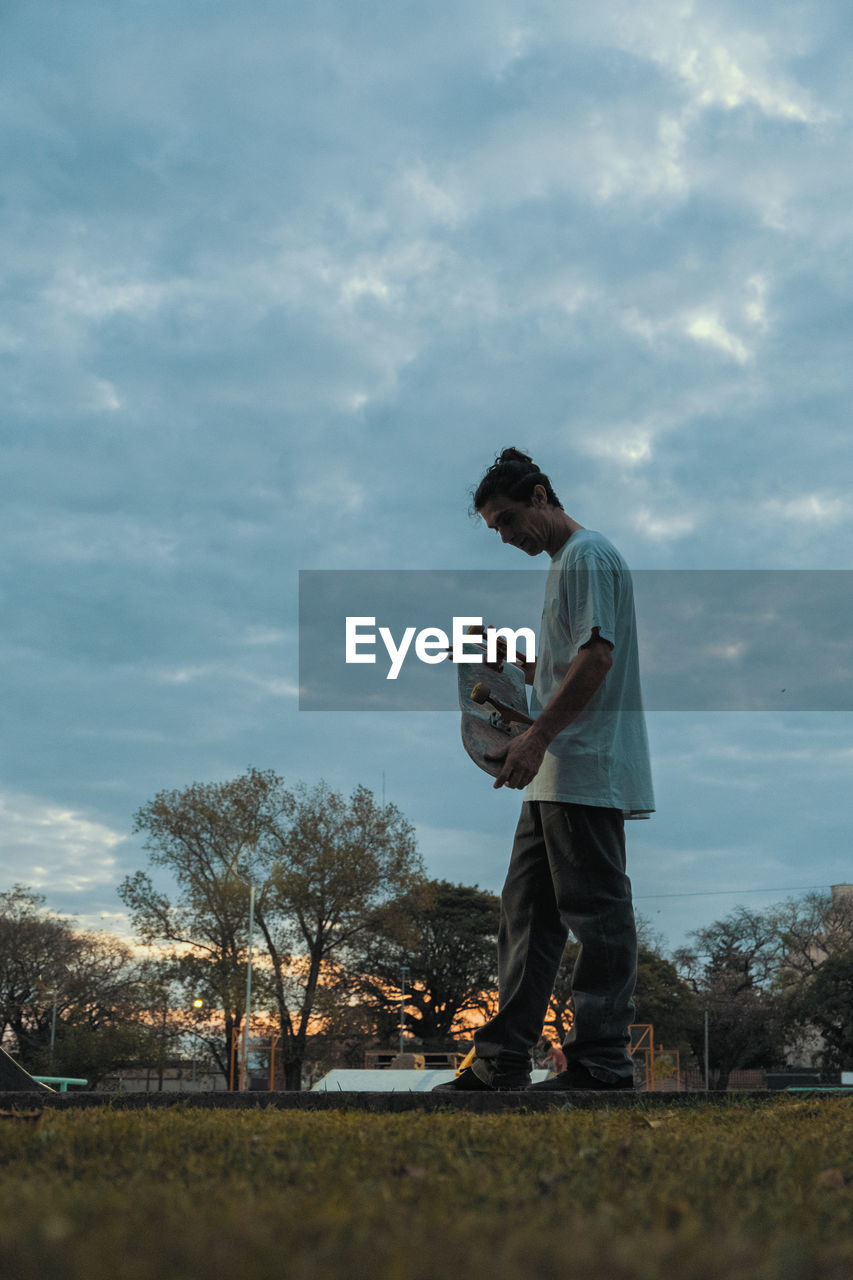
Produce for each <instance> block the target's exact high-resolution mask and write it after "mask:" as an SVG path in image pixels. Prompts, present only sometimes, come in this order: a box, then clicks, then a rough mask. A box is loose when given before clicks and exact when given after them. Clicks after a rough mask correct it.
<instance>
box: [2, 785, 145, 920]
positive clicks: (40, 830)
mask: <svg viewBox="0 0 853 1280" xmlns="http://www.w3.org/2000/svg"><path fill="white" fill-rule="evenodd" d="M0 820H2V827H3V837H2V844H0V859H2V870H3V875H4V878H5V879H7V880H9V881H11V880H13V879H16V880H19V881H23V882H25V883H26V884H27V885H28V886H29V887H30V888H32V889H35V890H49V891H50V893H51V894H57V893H59V894H62V893H74V894H87V893H91V892H93V891H94V892H96V891H98V890H100V889H102V888H103V887H104V886H106V885H111V884H113V883H115V876H116V872H117V869H118V866H119V853H120V847H121V845H122V844H123V842H124V840H125V837H124V836H123V835H120V834H119V833H118V832H116V831H114V830H112V829H111V828H110V827H109V826H107V825H105V824H104V823H102V822H97V821H94V820H92V819H90V818H88V817H86V816H85V814H83V813H81V812H80V811H79V810H73V809H66V808H63V807H62V806H59V805H56V804H52V803H50V802H46V801H44V800H41V799H38V798H37V797H35V796H31V795H26V794H23V793H19V792H9V791H3V792H0Z"/></svg>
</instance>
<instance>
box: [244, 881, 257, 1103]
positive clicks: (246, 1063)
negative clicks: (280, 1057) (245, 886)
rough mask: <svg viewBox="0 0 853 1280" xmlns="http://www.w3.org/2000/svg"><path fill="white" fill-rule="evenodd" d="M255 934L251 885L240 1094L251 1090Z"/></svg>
mask: <svg viewBox="0 0 853 1280" xmlns="http://www.w3.org/2000/svg"><path fill="white" fill-rule="evenodd" d="M254 933H255V886H254V885H253V884H250V885H249V950H248V955H247V958H246V1020H245V1022H244V1024H243V1061H242V1063H241V1064H240V1092H241V1093H244V1092H245V1091H246V1090H247V1089H248V1088H249V1022H250V1020H251V1017H252V942H253V939H254Z"/></svg>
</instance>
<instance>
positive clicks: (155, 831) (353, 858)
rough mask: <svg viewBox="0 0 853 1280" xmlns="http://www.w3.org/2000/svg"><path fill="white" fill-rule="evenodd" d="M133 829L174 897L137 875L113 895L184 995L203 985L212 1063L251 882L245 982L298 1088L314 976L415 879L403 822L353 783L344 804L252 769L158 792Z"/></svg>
mask: <svg viewBox="0 0 853 1280" xmlns="http://www.w3.org/2000/svg"><path fill="white" fill-rule="evenodd" d="M135 829H136V830H137V831H141V832H145V833H146V835H147V840H146V846H145V847H146V848H147V849H148V851H149V853H150V856H151V861H152V863H153V864H154V865H155V866H156V867H160V868H163V869H167V870H168V871H170V872H171V874H172V876H173V877H174V878H175V880H176V882H177V885H178V896H177V899H176V901H175V902H174V903H173V902H172V901H171V900H170V899H169V897H168V896H167V895H166V894H164V893H161V892H160V891H159V890H157V889H155V887H154V884H153V882H152V880H151V878H150V877H149V876H148V875H147V874H146V873H144V872H137V873H136V875H134V876H131V877H129V878H128V879H127V880H126V881H125V882H124V883H123V885H122V886H121V889H120V894H121V896H122V898H123V900H124V901H125V902H126V903H127V904H128V906H129V907H130V909H131V912H132V916H133V920H134V924H135V927H136V928H137V930H138V931H139V934H140V936H141V937H142V938H143V939H144V940H145V941H147V942H150V943H154V942H160V943H162V942H165V943H171V944H173V950H172V954H171V962H172V965H173V972H174V973H175V975H176V977H177V979H178V980H179V981H180V982H181V983H182V985H183V987H184V989H187V988H188V987H189V986H190V985H191V984H195V985H198V984H200V983H201V984H206V988H207V990H208V991H209V993H210V997H211V1000H212V1001H218V1002H219V1003H218V1005H217V1007H219V1008H221V1009H223V1011H224V1023H225V1027H224V1031H225V1034H224V1038H223V1039H221V1040H220V1049H219V1054H218V1055H217V1056H218V1057H219V1058H220V1060H221V1055H222V1054H223V1053H224V1054H225V1057H226V1060H227V1054H228V1053H229V1052H230V1044H231V1038H232V1034H234V1033H235V1032H239V1031H240V1028H241V1025H242V1020H243V1017H244V1015H245V1009H244V1003H245V997H244V992H245V972H246V952H247V940H248V938H247V935H248V909H247V908H248V886H249V885H250V884H252V885H254V886H255V890H256V896H255V908H254V920H255V925H256V930H257V932H256V935H255V937H256V942H257V945H258V949H259V956H258V964H257V967H256V970H255V975H256V976H255V977H254V978H253V984H254V983H257V990H258V991H259V996H260V1001H266V1003H267V1005H268V1006H270V1007H271V1008H272V1010H273V1012H274V1016H275V1018H276V1020H277V1023H278V1029H279V1032H280V1035H281V1044H282V1047H281V1060H282V1062H283V1066H284V1078H285V1087H286V1088H288V1089H298V1088H299V1087H300V1085H301V1072H302V1063H303V1059H304V1057H305V1052H306V1045H307V1038H308V1033H309V1029H310V1027H311V1021H312V1017H313V1014H314V1009H315V1004H316V1001H317V993H318V988H319V984H320V981H321V978H322V976H323V973H324V969H325V968H328V967H330V966H331V965H332V964H333V962H335V961H337V960H338V959H339V958H342V957H343V956H344V955H345V954H346V953H347V952H348V951H349V950H350V949H352V948H354V947H356V946H357V945H358V944H359V943H360V941H361V939H362V938H363V936H364V935H365V934H366V933H367V932H368V931H369V930H370V928H371V927H372V925H373V923H374V921H375V919H376V918H377V913H379V912H380V911H381V909H382V908H383V906H384V905H385V904H386V903H387V901H388V900H389V899H391V898H393V897H395V896H397V895H399V894H401V893H403V892H406V891H407V890H408V889H410V888H411V886H412V885H413V884H414V883H415V882H416V881H417V880H418V879H419V878H421V876H422V865H421V861H420V857H419V855H418V853H417V850H416V846H415V840H414V832H413V829H412V827H411V826H410V825H409V823H407V822H406V821H405V819H404V818H403V816H402V814H401V813H400V812H399V810H398V809H397V808H396V807H395V806H394V805H382V806H380V805H377V804H376V802H375V801H374V798H373V795H372V793H371V792H370V791H368V790H367V789H366V788H364V787H357V788H356V789H355V791H354V792H353V793H352V795H351V796H350V797H349V799H345V798H344V797H343V796H341V795H339V794H338V793H337V792H334V791H332V790H331V789H330V788H329V787H328V786H327V785H326V784H325V783H322V782H321V783H319V784H318V785H317V786H315V787H313V788H308V787H305V786H304V785H301V784H300V785H297V786H296V787H294V788H293V789H289V788H288V787H286V786H285V784H284V780H283V779H282V778H280V777H279V776H278V775H277V774H275V773H273V772H272V771H265V772H261V771H259V770H257V769H250V770H249V771H248V772H247V773H246V774H245V775H243V776H242V777H240V778H236V779H234V780H232V781H230V782H223V783H194V784H193V785H192V786H190V787H187V788H185V789H184V790H183V791H167V792H161V793H160V794H159V795H158V796H156V797H155V799H154V800H153V801H151V802H150V803H149V804H148V805H145V806H144V807H143V808H142V809H140V811H139V813H138V814H137V816H136V827H135ZM187 994H188V996H189V995H190V994H191V993H190V992H189V991H187Z"/></svg>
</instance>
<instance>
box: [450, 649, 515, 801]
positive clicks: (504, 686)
mask: <svg viewBox="0 0 853 1280" xmlns="http://www.w3.org/2000/svg"><path fill="white" fill-rule="evenodd" d="M456 678H457V684H458V687H459V706H460V709H461V711H462V745H463V746H464V748H465V750H466V751H467V752H468V755H469V756H470V757H471V759H472V760H473V761H474V764H476V765H478V766H479V767H480V768H481V769H482V770H484V772H485V773H488V774H491V776H492V777H493V778H496V777H497V776H498V774H499V773H500V771H501V767H502V762H501V761H499V760H487V759H486V758H485V757H486V756H487V755H496V754H498V753H502V752H503V751H505V750H506V746H507V743H508V742H509V741H511V740H512V739H513V738H514V737H517V736H518V734H520V733H524V731H525V729H526V728H527V727H528V725H531V724H533V720H532V718H531V717H530V716H529V715H528V712H527V686H526V684H525V681H524V673H523V672H522V671H520V670H519V668H518V667H515V666H513V665H512V664H511V663H508V662H505V663H504V666H503V670H502V671H495V670H494V669H493V668H491V667H487V666H485V665H484V664H482V663H480V662H470V663H469V662H459V663H457V664H456Z"/></svg>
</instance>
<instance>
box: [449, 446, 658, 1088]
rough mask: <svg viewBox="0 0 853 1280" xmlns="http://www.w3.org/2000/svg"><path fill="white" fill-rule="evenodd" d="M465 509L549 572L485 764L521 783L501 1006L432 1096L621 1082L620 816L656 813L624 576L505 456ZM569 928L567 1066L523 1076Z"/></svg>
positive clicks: (504, 782) (526, 465)
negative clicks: (501, 734)
mask: <svg viewBox="0 0 853 1280" xmlns="http://www.w3.org/2000/svg"><path fill="white" fill-rule="evenodd" d="M474 507H475V509H476V510H477V512H478V513H479V514H480V515H481V516H482V518H483V520H484V521H485V523H486V525H487V526H488V527H489V528H490V529H494V530H495V532H497V533H498V534H499V536H500V537H501V539H502V540H503V541H504V542H507V543H510V544H511V545H512V546H514V547H518V548H519V550H521V551H523V552H524V553H525V555H528V556H538V555H541V554H542V553H543V552H544V553H546V554H547V555H548V556H549V557H550V559H551V567H550V570H549V573H548V580H547V585H546V590H545V605H544V609H543V613H542V625H541V633H540V637H539V650H538V654H537V658H536V662H535V664H534V663H519V664H518V665H519V666H521V667H522V669H523V670H524V673H525V677H526V678H527V682H528V683H532V685H533V690H532V695H531V714H532V715H533V716H534V718H535V719H534V723H533V724H532V725H531V727H530V728H529V729H527V730H526V731H525V732H524V733H522V734H520V735H519V736H518V737H515V738H513V739H512V741H511V742H510V744H509V746H508V747H507V749H506V751H505V753H503V754H502V755H501V756H498V757H494V758H495V759H497V760H499V761H502V768H501V770H500V773H499V774H498V776H497V779H496V781H495V786H496V787H502V786H506V787H512V788H516V789H521V788H524V787H526V788H527V793H526V796H525V800H524V803H523V805H522V810H521V817H520V819H519V823H518V828H517V830H516V833H515V841H514V844H513V849H512V856H511V858H510V865H509V870H508V872H507V878H506V883H505V885H504V889H503V893H502V895H501V924H500V932H499V936H498V972H499V978H500V991H499V1007H498V1012H497V1014H496V1015H495V1017H494V1018H492V1019H491V1020H490V1021H489V1022H487V1023H486V1024H485V1026H483V1027H480V1028H479V1030H478V1031H477V1032H476V1034H475V1036H474V1046H475V1057H474V1060H473V1062H472V1063H471V1065H470V1066H469V1067H467V1068H466V1069H465V1071H463V1072H462V1074H461V1075H459V1076H457V1077H456V1079H455V1080H454V1081H451V1082H450V1083H449V1084H446V1085H441V1086H439V1089H441V1090H442V1091H449V1092H457V1091H464V1090H471V1089H477V1090H503V1089H512V1090H515V1089H523V1088H525V1087H527V1088H530V1089H535V1090H537V1091H539V1090H546V1091H561V1090H566V1089H570V1090H571V1089H595V1090H611V1089H631V1088H633V1064H632V1062H631V1058H630V1056H629V1054H628V1044H629V1035H628V1026H629V1024H630V1023H631V1021H632V1019H633V1015H634V1005H633V1000H632V996H633V991H634V985H635V982H636V974H637V940H636V930H635V926H634V912H633V905H632V900H631V883H630V881H629V879H628V877H627V875H626V874H625V828H624V822H625V818H639V817H648V816H649V814H650V813H651V812H652V811H653V810H654V797H653V793H652V783H651V772H650V768H649V752H648V740H647V736H646V727H645V720H644V716H643V710H642V700H641V696H640V679H639V661H638V655H637V631H636V621H635V617H634V601H633V586H632V582H631V575H630V572H629V570H628V566H627V565H626V564H625V561H624V560H623V559H622V557H621V556H620V554H619V552H618V551H617V550H616V548H615V547H614V546H613V545H612V543H610V542H608V540H607V539H606V538H604V537H603V536H602V535H601V534H600V533H594V532H592V531H591V530H588V529H584V528H583V527H582V526H581V525H580V524H578V522H577V521H576V520H573V519H572V518H571V517H570V516H568V515H567V514H566V512H565V511H564V510H563V507H562V505H561V503H560V501H559V500H558V498H557V496H556V494H555V493H554V491H553V489H552V487H551V482H550V481H549V479H548V477H547V476H546V475H544V474H543V473H542V472H541V471H540V470H539V468H538V467H537V466H536V465H535V463H534V462H533V461H532V460H531V459H530V458H529V457H528V456H527V454H524V453H520V452H519V451H518V450H517V449H504V451H503V452H502V453H501V454H500V456H499V457H498V459H497V461H496V462H495V463H494V465H493V466H491V467H490V468H489V470H488V471H487V472H486V474H485V476H484V477H483V479H482V481H481V482H480V484H479V486H478V488H477V490H476V492H475V494H474ZM569 931H571V933H572V934H573V935H574V937H575V938H576V940H577V941H578V943H579V944H580V953H579V956H578V960H577V964H576V965H575V969H574V974H573V984H572V988H573V990H572V1007H573V1022H572V1027H571V1030H570V1031H569V1034H568V1038H567V1041H566V1043H565V1045H564V1046H563V1053H564V1054H565V1057H566V1069H565V1071H563V1072H561V1073H560V1074H559V1075H557V1076H555V1077H553V1078H552V1079H550V1080H546V1081H543V1082H542V1083H541V1084H535V1085H531V1084H530V1054H531V1050H532V1049H533V1047H534V1046H535V1045H536V1043H537V1042H538V1040H539V1037H540V1035H541V1033H542V1027H543V1023H544V1020H545V1016H546V1013H547V1009H548V1002H549V1000H550V997H551V991H552V988H553V985H554V979H555V977H556V974H557V968H558V966H559V963H560V959H561V957H562V954H563V950H564V947H565V945H566V941H567V938H568V935H569Z"/></svg>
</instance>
